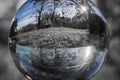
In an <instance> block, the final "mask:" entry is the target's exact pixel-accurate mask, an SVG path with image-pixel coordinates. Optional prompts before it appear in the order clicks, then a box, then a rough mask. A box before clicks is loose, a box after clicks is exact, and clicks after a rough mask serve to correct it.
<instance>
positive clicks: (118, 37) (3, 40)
mask: <svg viewBox="0 0 120 80" xmlns="http://www.w3.org/2000/svg"><path fill="white" fill-rule="evenodd" d="M25 1H26V0H0V80H26V79H25V78H24V77H23V75H22V74H21V73H20V72H19V71H18V70H17V68H16V67H15V65H14V62H13V60H12V57H11V55H10V51H9V49H8V44H7V42H8V30H9V26H10V24H11V20H12V18H13V16H14V15H15V13H16V10H18V8H19V7H20V6H21V5H22V4H23V3H24V2H25ZM92 1H94V2H95V3H96V4H97V5H98V7H99V8H100V9H101V11H102V12H103V14H104V16H105V18H106V20H107V25H108V28H109V31H110V36H111V38H110V45H109V49H110V52H109V54H108V56H107V59H106V61H105V63H104V65H103V67H102V69H101V70H100V71H99V72H98V74H97V75H96V76H95V77H94V78H93V79H92V80H120V0H92Z"/></svg>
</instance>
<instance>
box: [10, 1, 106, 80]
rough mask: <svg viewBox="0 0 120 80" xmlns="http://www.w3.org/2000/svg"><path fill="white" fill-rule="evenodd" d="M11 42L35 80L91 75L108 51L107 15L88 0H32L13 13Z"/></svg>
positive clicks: (24, 69)
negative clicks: (105, 16) (14, 14)
mask: <svg viewBox="0 0 120 80" xmlns="http://www.w3.org/2000/svg"><path fill="white" fill-rule="evenodd" d="M9 47H10V51H11V54H12V56H13V59H14V62H15V64H16V66H17V67H18V69H19V70H20V71H21V72H22V73H23V74H24V75H25V76H26V77H27V78H28V79H30V80H88V79H91V78H92V77H93V76H94V75H95V74H96V72H98V70H99V69H100V68H101V66H102V64H103V62H104V59H105V55H106V53H107V27H106V20H105V18H104V16H103V15H102V13H101V11H100V10H99V9H98V8H97V7H96V5H95V4H94V3H92V2H91V1H89V0H28V1H27V2H25V3H24V4H23V6H22V7H21V8H20V9H19V10H18V12H17V13H16V16H15V17H14V20H13V22H12V25H11V28H10V34H9Z"/></svg>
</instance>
